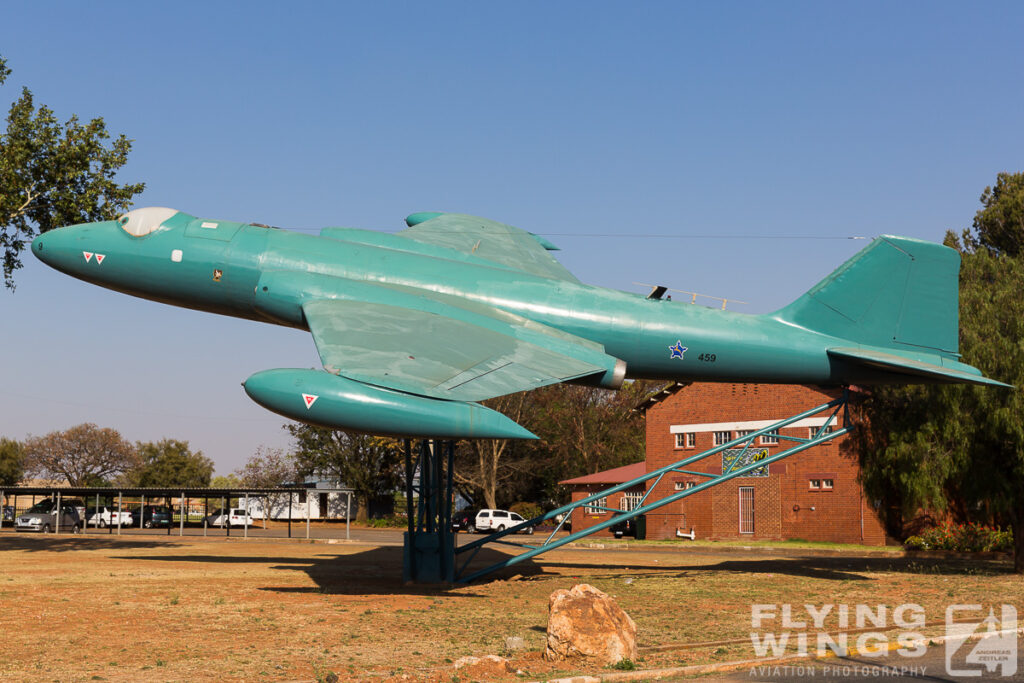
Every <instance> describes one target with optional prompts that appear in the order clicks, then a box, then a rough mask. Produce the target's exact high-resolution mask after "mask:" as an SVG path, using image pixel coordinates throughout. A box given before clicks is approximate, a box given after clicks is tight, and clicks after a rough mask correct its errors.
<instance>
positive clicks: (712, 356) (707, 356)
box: [697, 353, 718, 363]
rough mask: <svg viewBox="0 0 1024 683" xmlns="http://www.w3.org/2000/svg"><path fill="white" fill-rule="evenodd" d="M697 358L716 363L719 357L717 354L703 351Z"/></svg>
mask: <svg viewBox="0 0 1024 683" xmlns="http://www.w3.org/2000/svg"><path fill="white" fill-rule="evenodd" d="M697 360H702V361H704V362H705V363H714V362H715V361H716V360H718V357H717V356H715V354H713V353H702V354H700V355H699V356H697Z"/></svg>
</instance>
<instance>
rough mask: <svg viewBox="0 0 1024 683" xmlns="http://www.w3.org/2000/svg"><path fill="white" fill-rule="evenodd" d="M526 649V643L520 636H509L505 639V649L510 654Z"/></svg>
mask: <svg viewBox="0 0 1024 683" xmlns="http://www.w3.org/2000/svg"><path fill="white" fill-rule="evenodd" d="M524 647H526V641H525V640H523V639H522V638H521V637H520V636H508V637H507V638H505V649H506V650H508V651H509V652H515V651H516V650H522V649H523V648H524Z"/></svg>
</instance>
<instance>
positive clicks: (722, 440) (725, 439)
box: [715, 432, 732, 446]
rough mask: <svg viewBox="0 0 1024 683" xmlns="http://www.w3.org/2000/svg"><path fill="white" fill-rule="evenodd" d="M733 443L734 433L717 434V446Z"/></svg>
mask: <svg viewBox="0 0 1024 683" xmlns="http://www.w3.org/2000/svg"><path fill="white" fill-rule="evenodd" d="M730 441H732V432H715V445H716V446H721V445H723V444H727V443H729V442H730Z"/></svg>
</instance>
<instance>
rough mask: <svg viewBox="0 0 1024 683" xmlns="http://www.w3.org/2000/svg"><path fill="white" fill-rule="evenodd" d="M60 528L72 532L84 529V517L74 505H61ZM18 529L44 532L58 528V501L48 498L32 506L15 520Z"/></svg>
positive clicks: (15, 526)
mask: <svg viewBox="0 0 1024 683" xmlns="http://www.w3.org/2000/svg"><path fill="white" fill-rule="evenodd" d="M60 510H61V514H60V528H61V529H66V530H67V531H68V532H70V533H72V534H77V533H78V532H79V531H81V530H82V518H81V517H79V516H78V510H76V509H75V506H74V505H69V504H67V503H64V502H62V503H61V505H60ZM14 529H15V530H16V531H40V532H42V533H44V534H46V533H49V532H51V531H56V530H57V501H55V500H51V499H46V500H43V501H40V502H38V503H36V504H35V505H33V506H32V507H30V508H29V509H28V510H26V511H25V512H24V513H22V514H21V515H18V518H17V519H16V520H15V521H14Z"/></svg>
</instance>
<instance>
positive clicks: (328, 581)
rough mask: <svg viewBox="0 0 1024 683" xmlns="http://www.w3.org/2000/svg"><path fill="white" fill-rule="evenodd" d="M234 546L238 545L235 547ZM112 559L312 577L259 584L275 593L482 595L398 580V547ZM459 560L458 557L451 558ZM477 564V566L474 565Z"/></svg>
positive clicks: (504, 575) (498, 556)
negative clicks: (256, 568) (257, 568)
mask: <svg viewBox="0 0 1024 683" xmlns="http://www.w3.org/2000/svg"><path fill="white" fill-rule="evenodd" d="M234 547H237V546H234ZM506 558H508V555H507V554H505V553H502V552H498V551H493V550H487V549H484V550H482V551H481V552H480V553H479V554H478V555H477V557H476V558H474V561H473V563H472V564H471V568H473V569H475V568H479V567H484V566H489V565H492V564H494V563H497V562H500V561H501V560H503V559H506ZM114 559H126V560H128V559H130V560H135V561H138V560H153V561H156V562H189V563H210V564H239V565H242V564H254V563H255V564H259V563H264V564H269V565H270V568H271V569H275V570H281V571H301V572H304V573H305V574H306V575H307V576H309V578H310V579H311V580H312V582H313V584H314V585H312V586H261V587H259V590H263V591H273V592H278V593H321V594H328V595H441V594H445V593H455V594H458V595H459V596H462V597H485V596H483V595H479V594H476V593H472V592H467V588H468V587H467V585H466V584H446V583H438V584H418V583H403V581H402V561H403V549H402V548H400V547H394V546H381V547H375V548H372V549H369V550H365V551H361V552H354V553H345V554H337V553H327V552H325V553H319V554H315V555H303V556H292V557H287V556H286V557H267V556H265V555H264V556H257V555H251V556H238V555H218V554H214V553H208V554H202V555H199V554H181V555H165V554H159V555H152V556H143V557H138V556H123V557H119V558H114ZM456 561H458V560H456ZM477 565H479V567H478V566H477ZM542 572H544V568H543V567H542V566H539V565H537V564H536V563H533V562H531V561H526V562H521V563H519V564H517V565H515V566H514V567H510V568H506V569H503V570H500V571H498V572H495V573H494V574H491V575H489V576H488V577H487V578H486V579H484V580H482V581H480V582H478V583H486V582H488V581H502V580H507V579H509V578H512V577H523V576H535V575H538V574H541V573H542Z"/></svg>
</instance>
